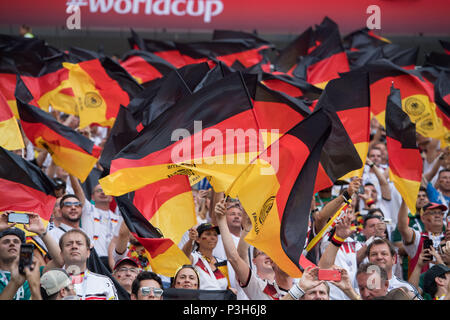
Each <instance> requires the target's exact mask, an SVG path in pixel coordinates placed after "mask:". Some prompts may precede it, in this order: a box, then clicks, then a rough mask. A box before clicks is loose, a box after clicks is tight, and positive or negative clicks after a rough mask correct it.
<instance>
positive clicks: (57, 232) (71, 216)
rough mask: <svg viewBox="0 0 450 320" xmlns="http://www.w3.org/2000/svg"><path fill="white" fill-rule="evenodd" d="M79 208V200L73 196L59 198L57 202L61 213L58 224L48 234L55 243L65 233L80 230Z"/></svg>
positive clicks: (80, 205)
mask: <svg viewBox="0 0 450 320" xmlns="http://www.w3.org/2000/svg"><path fill="white" fill-rule="evenodd" d="M81 207H82V204H81V202H80V199H79V198H78V197H77V196H76V195H74V194H66V195H65V196H63V197H62V198H61V200H60V201H59V208H60V213H61V217H60V224H59V226H58V227H56V228H53V229H51V230H50V231H49V232H48V234H49V235H51V236H52V237H53V239H55V241H56V242H57V243H58V242H59V239H60V238H61V236H62V235H63V234H64V233H66V232H67V231H69V230H72V229H80V220H81V213H82V212H81Z"/></svg>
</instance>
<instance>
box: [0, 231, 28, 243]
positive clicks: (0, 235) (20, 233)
mask: <svg viewBox="0 0 450 320" xmlns="http://www.w3.org/2000/svg"><path fill="white" fill-rule="evenodd" d="M9 235H13V236H16V237H18V238H19V239H20V241H22V243H25V242H26V239H25V232H23V231H22V230H20V229H19V228H15V227H13V228H8V229H6V230H3V231H2V232H0V239H1V238H3V237H5V236H9Z"/></svg>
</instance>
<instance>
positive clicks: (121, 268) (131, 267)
mask: <svg viewBox="0 0 450 320" xmlns="http://www.w3.org/2000/svg"><path fill="white" fill-rule="evenodd" d="M140 271H141V270H140V268H139V265H138V263H137V262H136V261H135V260H133V259H131V258H128V257H126V258H123V259H122V260H120V261H118V262H117V263H116V265H115V266H114V268H113V276H114V278H115V279H116V280H117V282H119V284H120V285H121V286H122V287H123V288H124V289H125V290H126V291H127V292H128V293H129V294H131V284H132V283H133V281H134V279H136V277H137V275H138V274H139V272H140Z"/></svg>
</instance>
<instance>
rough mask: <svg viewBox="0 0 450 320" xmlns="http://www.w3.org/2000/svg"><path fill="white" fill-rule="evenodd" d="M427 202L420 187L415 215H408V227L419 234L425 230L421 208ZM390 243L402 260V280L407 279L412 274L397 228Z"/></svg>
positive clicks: (425, 191)
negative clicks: (396, 249)
mask: <svg viewBox="0 0 450 320" xmlns="http://www.w3.org/2000/svg"><path fill="white" fill-rule="evenodd" d="M429 202H430V201H429V199H428V195H427V190H426V188H424V187H420V189H419V193H418V195H417V200H416V213H415V214H412V213H411V212H409V213H408V219H409V223H408V226H409V227H411V228H413V229H414V230H417V231H419V232H423V231H424V230H425V226H424V225H423V222H422V219H421V216H422V214H423V207H424V206H425V205H426V204H428V203H429ZM391 241H392V243H393V244H394V245H395V246H396V247H397V248H398V254H399V257H400V258H402V261H401V265H402V272H403V279H408V277H409V274H410V273H411V272H412V270H409V268H408V266H409V261H408V254H407V253H406V250H405V248H404V246H403V241H402V235H401V234H400V232H399V231H398V227H397V226H396V228H395V230H394V231H393V232H392V234H391Z"/></svg>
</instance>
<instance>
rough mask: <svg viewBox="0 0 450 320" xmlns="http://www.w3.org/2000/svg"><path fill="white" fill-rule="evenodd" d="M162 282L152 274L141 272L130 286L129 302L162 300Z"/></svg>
mask: <svg viewBox="0 0 450 320" xmlns="http://www.w3.org/2000/svg"><path fill="white" fill-rule="evenodd" d="M163 292H164V291H163V289H162V281H161V278H160V277H159V276H158V275H157V274H156V273H154V272H151V271H142V272H141V273H140V274H138V276H137V277H136V279H134V281H133V284H132V286H131V300H162V294H163Z"/></svg>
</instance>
